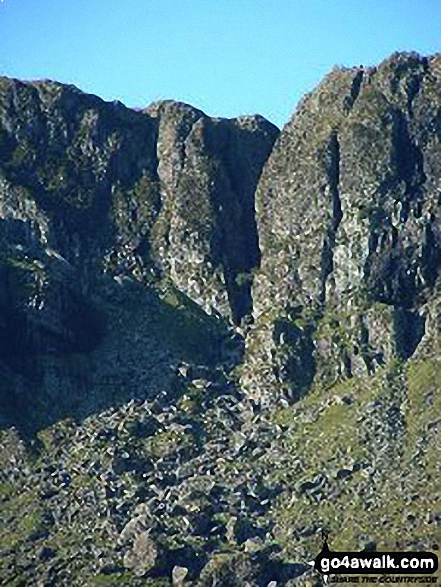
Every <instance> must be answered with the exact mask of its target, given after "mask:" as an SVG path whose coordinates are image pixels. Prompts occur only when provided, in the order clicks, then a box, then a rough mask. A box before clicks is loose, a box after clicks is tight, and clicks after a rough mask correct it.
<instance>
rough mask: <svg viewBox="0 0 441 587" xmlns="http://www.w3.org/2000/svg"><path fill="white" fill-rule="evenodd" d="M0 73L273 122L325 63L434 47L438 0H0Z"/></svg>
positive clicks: (440, 40) (283, 117)
mask: <svg viewBox="0 0 441 587" xmlns="http://www.w3.org/2000/svg"><path fill="white" fill-rule="evenodd" d="M0 39H1V59H0V74H1V75H8V76H11V77H18V78H24V79H37V78H49V79H56V80H59V81H62V82H66V83H73V84H75V85H77V86H78V87H80V88H81V89H82V90H84V91H87V92H90V93H95V94H98V95H99V96H101V97H102V98H104V99H105V100H114V99H118V100H121V101H122V102H124V103H125V104H127V105H128V106H145V105H147V104H149V103H151V102H153V101H155V100H158V99H162V98H173V99H176V100H182V101H184V102H189V103H191V104H193V105H195V106H197V107H199V108H201V109H202V110H204V111H205V112H206V113H207V114H209V115H212V116H226V117H233V116H237V115H240V114H250V113H256V112H257V113H260V114H262V115H263V116H265V117H267V118H268V119H270V120H271V121H272V122H274V123H276V124H278V125H279V126H280V125H282V124H284V123H285V122H286V121H287V120H288V119H289V117H290V116H291V114H292V112H293V110H294V108H295V105H296V103H297V102H298V100H299V99H300V98H301V96H302V95H303V94H304V93H305V92H307V91H310V90H312V89H313V87H314V86H315V85H316V84H317V83H318V82H319V81H320V79H321V78H322V77H323V75H324V74H325V73H326V72H327V71H329V70H330V69H332V67H333V66H334V65H347V66H350V65H360V64H364V65H373V64H375V63H378V62H379V61H381V60H382V59H384V58H385V57H387V56H388V55H389V54H391V53H392V52H394V51H396V50H415V51H418V52H420V53H422V54H425V55H427V54H431V53H435V52H441V0H0Z"/></svg>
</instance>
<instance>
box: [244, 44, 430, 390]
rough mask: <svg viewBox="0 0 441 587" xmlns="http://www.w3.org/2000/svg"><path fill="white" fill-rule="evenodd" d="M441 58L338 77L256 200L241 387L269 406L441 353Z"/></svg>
mask: <svg viewBox="0 0 441 587" xmlns="http://www.w3.org/2000/svg"><path fill="white" fill-rule="evenodd" d="M440 113H441V58H440V57H439V56H435V57H432V58H429V59H426V58H422V57H420V56H418V55H416V54H395V55H393V56H392V57H391V58H390V59H388V60H386V61H384V62H383V63H381V64H380V65H379V66H378V67H377V68H369V69H363V68H353V69H340V68H336V69H335V70H333V71H332V72H331V73H330V74H329V75H328V76H327V77H326V78H325V79H324V80H323V82H322V83H321V84H320V85H319V86H318V87H317V88H316V90H315V91H314V92H312V93H311V94H308V95H307V96H305V98H304V99H303V100H302V101H301V103H300V104H299V106H298V108H297V110H296V112H295V114H294V116H293V118H292V119H291V121H290V122H289V123H288V124H287V125H286V126H285V127H284V129H283V131H282V134H281V136H280V137H279V139H278V141H277V143H276V145H275V147H274V150H273V152H272V154H271V156H270V158H269V160H268V162H267V164H266V166H265V170H264V172H263V174H262V177H261V180H260V182H259V185H258V189H257V194H256V209H257V222H258V230H259V238H260V249H261V254H262V262H261V267H260V271H259V273H258V275H257V277H256V279H255V281H254V289H253V300H254V318H255V324H254V327H253V329H252V331H251V333H250V335H249V337H248V340H247V359H246V366H245V367H244V369H243V373H244V374H243V377H242V383H243V386H244V388H245V389H247V390H248V393H249V394H250V395H252V396H254V397H257V398H259V399H260V400H267V399H268V398H271V397H274V396H277V395H280V393H283V394H285V395H288V396H289V397H291V398H294V399H295V398H298V397H300V396H301V395H303V394H304V393H305V392H306V391H307V390H308V389H310V388H311V386H312V385H313V383H314V382H316V381H319V380H320V381H323V382H326V383H328V384H330V383H332V382H333V381H335V380H336V379H339V378H345V377H351V376H353V375H357V374H362V373H372V372H373V371H375V370H376V369H377V367H378V366H380V365H382V364H384V363H387V362H388V361H390V360H391V358H392V357H394V356H396V357H398V358H409V357H411V356H414V355H416V356H420V355H421V353H429V352H431V350H433V349H434V347H435V346H436V345H437V343H438V335H439V294H438V274H439V265H440V246H441V241H440V225H439V219H440V215H439V198H440V187H441V184H440V180H441V145H440V141H441V130H440V129H441V126H440V120H441V118H440Z"/></svg>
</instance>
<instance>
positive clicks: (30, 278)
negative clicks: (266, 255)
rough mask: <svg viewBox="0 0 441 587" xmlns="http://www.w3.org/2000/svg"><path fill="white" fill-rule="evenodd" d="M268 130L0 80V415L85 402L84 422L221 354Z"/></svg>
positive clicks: (172, 105)
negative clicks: (188, 365)
mask: <svg viewBox="0 0 441 587" xmlns="http://www.w3.org/2000/svg"><path fill="white" fill-rule="evenodd" d="M277 134H278V131H277V129H276V128H275V127H274V126H273V125H271V124H270V123H269V122H267V121H266V120H264V119H263V118H262V117H259V116H256V117H243V118H240V119H237V120H212V119H210V118H209V117H207V116H205V115H204V114H203V113H202V112H200V111H198V110H196V109H194V108H192V107H191V106H187V105H185V104H180V103H176V102H164V103H160V104H156V105H153V106H151V107H150V108H148V109H147V110H146V111H144V112H134V111H132V110H129V109H127V108H125V107H124V106H123V105H122V104H120V103H112V104H110V103H105V102H103V101H102V100H100V99H99V98H97V97H94V96H90V95H86V94H83V93H81V92H80V91H79V90H77V89H76V88H74V87H69V86H63V85H61V84H58V83H54V82H35V83H22V82H19V81H16V80H9V79H6V78H2V80H1V83H0V216H1V219H0V230H1V235H0V236H1V238H2V251H1V252H2V257H1V266H0V270H1V272H2V276H3V280H2V292H1V297H2V300H3V302H2V307H3V312H2V315H3V324H2V326H1V331H2V338H3V345H2V348H1V351H0V355H3V357H1V356H0V360H1V359H2V358H3V359H4V360H3V361H2V369H3V372H4V377H3V382H4V384H3V388H4V391H3V393H2V398H3V401H2V404H3V406H4V410H6V411H7V412H8V411H9V412H10V411H11V406H14V407H13V409H12V412H15V413H20V412H22V413H27V412H28V411H29V409H28V407H29V405H30V404H33V402H34V400H35V398H36V397H40V398H41V399H42V401H43V406H40V407H39V410H40V411H41V410H43V411H46V409H47V408H48V407H49V406H48V405H47V402H48V398H51V400H52V401H51V403H52V407H51V408H50V409H49V411H51V410H52V409H53V408H54V406H57V405H58V407H60V406H62V405H63V404H66V402H67V404H66V405H67V406H68V407H66V409H67V411H68V412H69V410H71V409H72V408H73V406H74V405H76V404H78V403H80V404H81V405H84V397H83V396H86V398H87V397H90V402H89V401H86V404H89V403H90V406H89V407H88V408H87V410H86V412H85V413H88V412H89V411H90V410H94V409H96V407H97V401H98V405H99V404H100V403H102V402H104V405H105V404H107V403H108V401H113V399H108V400H107V399H106V398H114V397H115V396H120V398H123V397H124V396H125V392H124V390H126V389H127V387H129V388H131V389H132V388H133V389H135V390H139V389H143V390H144V391H143V392H142V393H143V394H144V395H146V394H147V395H149V394H153V395H154V394H155V393H157V392H158V391H159V390H160V389H161V388H162V387H163V386H164V385H166V386H169V385H170V381H171V379H170V378H173V369H172V368H171V367H170V365H174V366H176V365H178V364H179V363H180V362H182V361H186V362H196V363H197V362H201V361H202V362H207V361H208V362H209V363H212V362H213V361H214V362H216V361H218V360H219V359H220V357H221V355H222V336H224V337H225V336H228V333H227V331H226V328H225V326H223V325H222V324H221V322H222V319H223V318H225V320H231V321H232V322H236V323H238V322H240V321H241V320H242V319H243V318H244V316H246V315H247V314H249V313H250V312H251V294H250V287H251V271H252V270H253V269H254V268H255V267H256V266H257V264H258V262H259V249H258V243H257V231H256V224H255V215H254V192H255V188H256V185H257V181H258V178H259V175H260V172H261V169H262V166H263V164H264V162H265V160H266V158H267V157H268V155H269V152H270V150H271V147H272V144H273V142H274V140H275V138H276V136H277ZM137 283H138V284H140V285H139V286H137V285H136V284H137ZM141 284H143V285H142V286H141ZM167 284H168V285H167ZM146 288H147V289H146ZM132 290H134V291H132ZM174 290H176V291H174ZM133 296H134V298H135V301H133V300H132V301H131V302H130V301H129V300H130V299H131V298H133ZM176 296H177V297H176ZM108 306H109V307H108ZM213 313H214V314H215V316H216V318H215V317H213V318H210V315H212V314H213ZM173 314H174V316H173ZM222 317H223V318H222ZM170 321H171V322H172V327H170ZM129 329H130V330H131V332H130V333H129ZM163 330H165V331H166V332H165V334H164V333H163V332H162V331H163ZM222 330H223V331H224V334H223V335H221V334H219V333H220V332H221V331H222ZM213 333H215V334H213ZM131 336H133V339H132V340H131ZM11 337H12V339H13V344H12V346H10V345H9V344H8V340H9V339H10V338H11ZM124 341H125V342H124ZM67 355H69V357H70V359H69V360H68V361H67V360H65V359H66V356H67ZM11 356H12V357H13V358H11ZM30 357H31V358H30ZM29 363H31V364H29ZM72 363H73V366H72ZM25 365H27V366H25ZM29 378H30V379H29ZM128 382H130V384H129V383H128ZM35 387H36V388H37V389H39V390H40V393H37V394H34V393H33V392H31V393H29V392H27V391H26V389H27V388H31V389H35ZM147 387H148V389H147ZM11 390H12V391H11ZM14 390H15V391H14ZM131 393H132V391H130V392H129V397H130V394H131ZM121 394H122V395H121ZM11 395H12V397H11ZM78 397H82V398H83V399H82V400H81V401H80V402H78V399H76V398H78ZM100 398H101V399H100ZM27 406H28V407H27ZM31 411H34V412H35V410H31ZM55 412H56V413H57V414H59V413H60V412H59V410H57V409H55ZM61 413H63V410H61ZM54 417H55V416H54ZM25 419H26V417H25Z"/></svg>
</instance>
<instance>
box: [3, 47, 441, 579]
mask: <svg viewBox="0 0 441 587" xmlns="http://www.w3.org/2000/svg"><path fill="white" fill-rule="evenodd" d="M440 190H441V57H440V56H433V57H429V58H423V57H421V56H419V55H417V54H413V53H411V54H395V55H393V56H392V57H390V58H389V59H387V60H386V61H384V62H383V63H381V64H380V65H379V66H378V67H376V68H362V67H358V68H353V69H345V68H335V69H334V70H333V71H332V72H331V73H330V74H329V75H328V76H327V77H326V78H325V79H324V80H323V82H322V83H321V84H320V85H319V86H318V87H317V88H316V89H315V90H314V91H313V92H312V93H311V94H309V95H307V96H305V98H304V99H303V100H302V101H301V103H300V104H299V105H298V107H297V109H296V111H295V113H294V115H293V117H292V119H291V121H290V122H288V123H287V125H286V126H285V127H284V128H283V129H282V131H281V132H279V131H278V129H277V128H276V127H274V126H273V125H272V124H271V123H269V122H268V121H266V120H265V119H263V118H262V117H260V116H247V117H240V118H237V119H231V120H225V119H214V118H210V117H208V116H206V115H205V114H204V113H203V112H201V111H199V110H197V109H195V108H193V107H191V106H189V105H186V104H182V103H178V102H173V101H163V102H159V103H156V104H153V105H151V106H150V107H148V108H146V109H144V110H138V111H134V110H131V109H128V108H126V107H125V106H123V105H122V104H120V103H106V102H103V101H102V100H100V99H99V98H97V97H95V96H90V95H86V94H84V93H82V92H80V91H79V90H78V89H76V88H74V87H72V86H65V85H62V84H58V83H56V82H50V81H39V82H21V81H18V80H12V79H7V78H0V427H1V430H0V515H1V517H2V520H4V522H5V523H4V524H2V526H1V528H0V584H13V585H38V586H43V585H44V586H52V585H57V586H58V585H60V586H65V585H66V586H69V587H71V586H81V587H83V586H84V585H114V586H116V585H118V586H120V585H134V586H137V585H157V586H161V585H162V586H167V585H185V584H188V585H195V586H198V587H209V586H214V585H217V586H221V587H224V586H225V587H231V586H237V587H243V586H244V585H249V586H252V587H268V586H269V585H271V587H273V586H274V585H291V586H293V585H297V586H305V587H312V586H316V587H319V586H320V585H321V584H322V581H321V578H320V576H318V575H317V574H316V573H315V572H314V571H312V570H311V568H310V567H309V566H308V565H307V564H306V562H307V561H309V560H311V559H312V558H314V557H315V556H316V555H317V553H318V552H319V550H320V549H321V546H322V544H321V535H322V532H323V531H324V530H325V531H327V532H328V533H329V535H330V541H331V546H332V548H333V549H336V550H338V549H342V550H344V549H346V550H357V549H370V550H372V549H377V548H378V550H383V551H386V550H403V549H408V550H431V551H433V552H436V551H438V550H439V547H440V544H441V534H440V527H441V526H440V524H441V512H440V510H439V503H440V500H441V484H440V465H439V463H440V462H441V459H440V456H441V454H440V447H441V439H440V417H439V414H440V410H441V404H440V397H441V396H440V394H439V388H440V385H441V363H440V345H439V343H440V341H439V335H440V317H441V292H440V283H439V269H440V263H441V233H440V224H439V221H440V194H441V191H440Z"/></svg>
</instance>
